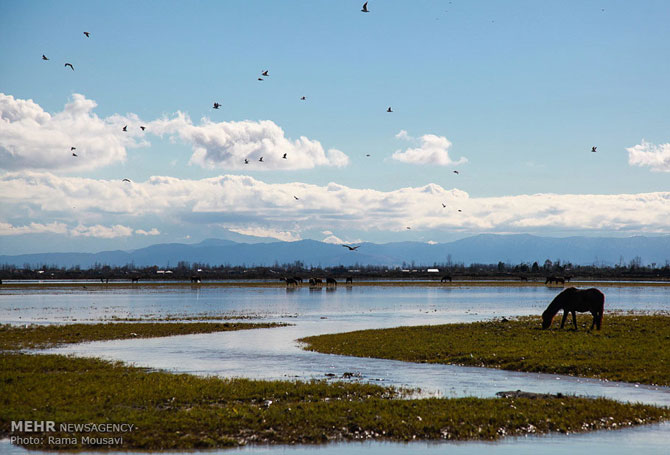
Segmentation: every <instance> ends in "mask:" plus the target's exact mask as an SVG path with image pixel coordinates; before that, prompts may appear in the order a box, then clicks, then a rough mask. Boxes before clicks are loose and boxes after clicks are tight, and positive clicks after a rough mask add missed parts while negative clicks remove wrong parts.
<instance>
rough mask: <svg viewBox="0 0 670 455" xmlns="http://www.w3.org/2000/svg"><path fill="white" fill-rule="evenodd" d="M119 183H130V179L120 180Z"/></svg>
mask: <svg viewBox="0 0 670 455" xmlns="http://www.w3.org/2000/svg"><path fill="white" fill-rule="evenodd" d="M121 181H122V182H128V183H130V179H123V180H121Z"/></svg>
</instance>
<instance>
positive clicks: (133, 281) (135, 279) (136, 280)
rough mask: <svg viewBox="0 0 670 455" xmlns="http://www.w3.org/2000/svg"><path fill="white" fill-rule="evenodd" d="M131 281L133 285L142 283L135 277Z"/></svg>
mask: <svg viewBox="0 0 670 455" xmlns="http://www.w3.org/2000/svg"><path fill="white" fill-rule="evenodd" d="M130 281H131V282H132V283H139V282H140V279H139V278H137V277H133V278H131V279H130Z"/></svg>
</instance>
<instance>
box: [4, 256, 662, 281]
mask: <svg viewBox="0 0 670 455" xmlns="http://www.w3.org/2000/svg"><path fill="white" fill-rule="evenodd" d="M436 269H437V271H435V270H436ZM429 270H430V271H429ZM293 276H300V277H303V278H309V277H324V276H333V277H345V276H357V277H359V278H421V279H426V278H432V279H438V280H439V279H441V278H442V277H444V276H450V277H452V278H453V279H477V278H497V279H510V280H526V279H527V280H538V279H541V280H544V279H545V278H546V277H549V276H558V277H563V278H567V279H571V278H605V279H607V278H617V279H670V261H668V260H666V261H665V264H663V265H662V266H661V265H657V264H656V263H653V264H650V265H642V260H641V258H639V257H636V258H634V259H633V260H631V261H630V262H629V263H628V264H616V265H613V266H609V265H596V264H593V265H574V264H572V263H570V262H566V263H562V262H561V261H560V260H556V261H551V260H549V259H547V260H545V261H544V263H542V264H539V263H538V262H533V263H532V264H531V263H520V264H508V263H504V262H502V261H501V262H498V263H497V264H478V263H473V264H470V265H465V264H463V263H433V264H431V265H423V264H421V265H417V264H415V263H414V262H411V263H403V264H402V265H400V266H395V267H390V266H379V265H362V264H356V265H353V266H344V265H339V266H334V267H320V266H308V265H305V264H304V263H303V262H302V261H295V262H293V263H290V264H278V263H275V264H274V265H273V266H271V267H269V266H255V265H254V266H245V265H240V266H232V265H227V264H220V265H210V264H205V263H198V262H194V263H189V262H186V261H180V262H178V263H177V265H176V266H175V267H170V266H169V264H168V266H167V267H159V266H157V265H154V266H150V267H137V266H136V265H135V264H132V263H130V264H126V265H124V266H114V267H113V266H109V265H105V264H94V265H93V266H92V267H90V268H88V269H83V268H81V267H79V266H74V267H59V266H56V265H48V264H42V265H41V266H40V267H36V266H34V265H33V266H30V265H29V264H24V266H23V267H17V266H15V265H9V264H4V265H0V280H2V279H4V280H12V279H14V280H26V279H29V280H32V279H40V280H44V279H101V280H124V279H126V280H131V279H143V280H190V279H191V278H196V277H197V278H199V279H200V280H203V281H205V280H224V279H277V280H279V279H282V278H283V277H293Z"/></svg>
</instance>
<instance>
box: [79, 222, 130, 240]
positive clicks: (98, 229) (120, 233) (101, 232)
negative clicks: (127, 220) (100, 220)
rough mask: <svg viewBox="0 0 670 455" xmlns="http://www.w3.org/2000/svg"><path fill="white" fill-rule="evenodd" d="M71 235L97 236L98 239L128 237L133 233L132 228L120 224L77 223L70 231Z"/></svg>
mask: <svg viewBox="0 0 670 455" xmlns="http://www.w3.org/2000/svg"><path fill="white" fill-rule="evenodd" d="M70 234H71V235H72V236H73V237H97V238H100V239H115V238H118V237H130V236H131V235H133V229H132V228H129V227H128V226H122V225H120V224H117V225H114V226H102V225H99V224H96V225H95V226H83V225H79V226H77V227H76V228H74V229H72V230H71V231H70Z"/></svg>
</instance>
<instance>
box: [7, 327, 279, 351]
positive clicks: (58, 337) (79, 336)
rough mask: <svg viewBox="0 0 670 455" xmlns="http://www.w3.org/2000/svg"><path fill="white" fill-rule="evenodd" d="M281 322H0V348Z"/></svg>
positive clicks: (192, 332) (171, 333)
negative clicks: (20, 324)
mask: <svg viewBox="0 0 670 455" xmlns="http://www.w3.org/2000/svg"><path fill="white" fill-rule="evenodd" d="M284 325H286V324H281V323H241V322H220V323H214V322H186V323H179V322H170V323H165V322H163V323H161V322H128V323H126V322H122V323H104V324H63V325H30V326H28V327H24V326H12V325H0V350H3V351H6V350H13V349H44V348H49V347H53V346H56V345H59V344H68V343H83V342H85V341H102V340H123V339H126V338H155V337H165V336H172V335H191V334H195V333H212V332H226V331H230V330H244V329H261V328H270V327H281V326H284Z"/></svg>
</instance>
